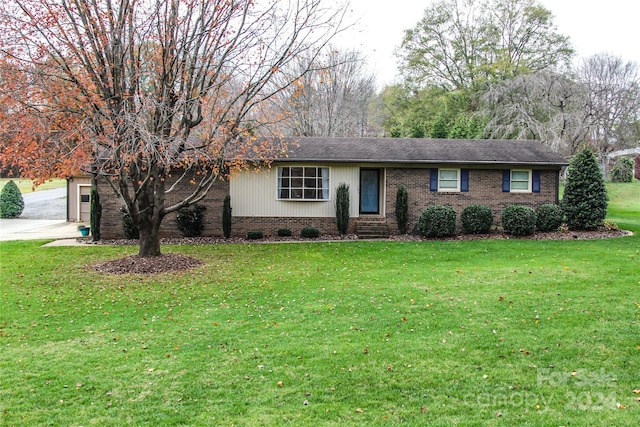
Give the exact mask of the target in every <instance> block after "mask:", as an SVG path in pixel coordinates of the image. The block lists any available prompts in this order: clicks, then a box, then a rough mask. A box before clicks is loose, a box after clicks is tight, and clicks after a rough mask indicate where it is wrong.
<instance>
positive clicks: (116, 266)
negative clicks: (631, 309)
mask: <svg viewBox="0 0 640 427" xmlns="http://www.w3.org/2000/svg"><path fill="white" fill-rule="evenodd" d="M629 234H630V233H629V232H628V231H624V230H608V229H605V228H601V229H598V230H588V231H566V230H563V231H557V232H550V233H541V232H537V233H535V234H534V235H532V236H524V237H517V236H512V235H509V234H506V233H503V232H499V231H496V232H493V233H489V234H460V235H457V236H454V237H448V238H443V239H438V240H441V241H466V240H479V239H485V240H488V239H520V240H585V239H607V238H613V237H622V236H627V235H629ZM349 240H358V236H356V235H345V236H339V235H335V236H334V235H323V236H321V237H319V238H317V239H305V238H298V237H265V238H263V239H257V240H248V239H242V238H237V237H236V238H231V239H220V238H213V237H184V238H168V239H161V244H162V245H210V244H247V243H255V244H260V243H277V242H309V241H349ZM386 240H389V241H400V242H419V241H428V239H425V238H423V237H420V236H414V235H409V234H405V235H395V236H391V237H389V238H388V239H386ZM83 241H87V242H88V240H86V239H85V240H83ZM91 243H94V242H91ZM94 244H104V245H137V244H138V241H137V240H127V239H117V240H101V241H99V242H97V243H94ZM204 264H205V263H204V262H203V261H201V260H198V259H195V258H192V257H189V256H186V255H182V254H178V253H166V254H162V255H160V256H158V257H139V256H137V255H131V256H128V257H125V258H119V259H115V260H112V261H108V262H104V263H102V264H98V265H94V266H92V267H91V268H93V269H94V270H96V271H99V272H101V273H106V274H145V275H151V274H158V273H170V272H176V271H184V270H188V269H191V268H195V267H199V266H202V265H204Z"/></svg>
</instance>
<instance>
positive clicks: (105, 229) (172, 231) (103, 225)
mask: <svg viewBox="0 0 640 427" xmlns="http://www.w3.org/2000/svg"><path fill="white" fill-rule="evenodd" d="M188 182H189V181H188V180H185V184H183V186H182V187H179V188H177V189H176V191H174V192H171V193H169V194H167V196H166V205H167V206H169V205H172V204H174V203H176V202H178V201H179V200H182V199H183V198H184V197H185V196H186V195H187V194H189V192H188V190H189V189H190V188H189V187H191V184H189V183H188ZM171 183H172V182H171V181H170V180H169V182H167V188H169V185H170V184H171ZM98 192H99V194H100V203H101V204H102V220H101V222H100V234H101V236H100V237H101V238H103V239H119V238H122V237H123V234H122V226H121V225H120V207H121V206H122V203H121V202H120V200H118V199H117V198H116V196H115V193H114V192H113V189H112V188H111V186H110V185H109V183H108V182H106V181H105V180H104V179H99V180H98ZM227 194H229V182H228V181H218V182H216V183H214V184H213V187H212V188H211V191H209V193H208V194H207V196H206V197H205V198H204V199H203V200H202V201H200V202H198V204H199V205H202V206H204V207H206V208H207V209H206V210H205V211H204V214H203V216H204V230H203V235H204V236H222V203H223V201H224V197H225V196H226V195H227ZM160 236H161V237H182V233H181V232H180V230H178V227H177V225H176V214H175V213H171V214H169V215H167V216H166V217H165V218H164V220H163V221H162V225H161V226H160Z"/></svg>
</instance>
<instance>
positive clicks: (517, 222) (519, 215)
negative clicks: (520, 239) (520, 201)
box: [502, 205, 538, 236]
mask: <svg viewBox="0 0 640 427" xmlns="http://www.w3.org/2000/svg"><path fill="white" fill-rule="evenodd" d="M537 217H538V216H537V215H536V211H534V210H533V209H531V208H530V207H528V206H522V205H511V206H507V207H506V208H504V210H503V211H502V228H503V229H504V231H505V232H507V233H509V234H513V235H515V236H529V235H531V234H533V232H534V231H535V229H536V221H537Z"/></svg>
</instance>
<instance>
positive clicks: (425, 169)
mask: <svg viewBox="0 0 640 427" xmlns="http://www.w3.org/2000/svg"><path fill="white" fill-rule="evenodd" d="M286 142H287V144H288V147H289V149H288V153H287V155H286V156H283V157H282V158H277V159H274V160H273V162H272V163H271V164H270V165H268V166H264V165H262V166H261V165H255V167H254V168H250V170H246V171H240V172H234V173H232V174H231V175H230V176H229V179H227V180H225V181H221V182H217V183H216V185H214V187H213V188H212V189H211V190H210V192H209V193H208V195H207V197H206V198H205V199H204V200H203V201H201V202H200V205H202V206H204V207H205V208H206V210H205V212H204V219H205V228H204V231H203V236H222V204H223V200H224V197H225V196H226V195H227V194H229V195H230V196H231V206H232V224H233V225H232V235H234V236H246V234H247V232H248V231H250V230H259V231H262V232H263V233H264V234H265V235H276V234H277V231H278V230H279V229H281V228H288V229H290V230H291V231H292V232H293V233H294V235H299V233H300V231H301V230H302V228H304V227H305V226H312V227H315V228H317V229H318V230H319V231H320V232H321V233H322V234H337V225H336V205H335V199H336V197H335V195H336V189H337V188H338V186H339V185H340V184H341V183H344V184H347V185H348V186H349V193H350V222H349V232H350V233H356V234H358V235H360V236H361V237H382V236H385V235H389V234H394V233H397V230H398V229H397V224H396V219H395V218H396V216H395V200H396V193H397V189H398V187H399V186H400V185H404V186H405V187H406V188H407V189H408V199H409V221H408V230H409V231H410V232H414V233H415V232H417V231H416V224H417V221H418V218H419V216H420V213H421V212H422V210H423V209H425V208H426V207H428V206H432V205H448V206H452V207H453V208H454V209H455V210H456V211H457V212H458V214H459V213H460V212H461V211H462V210H463V209H464V208H465V207H467V206H469V205H475V204H484V205H487V206H489V207H490V208H491V209H492V211H493V213H494V215H495V219H496V224H499V221H500V212H501V211H502V209H504V208H505V207H506V206H508V205H512V204H522V205H526V206H529V207H532V208H535V207H537V206H539V205H542V204H546V203H558V191H559V185H560V170H561V169H562V168H563V167H564V166H566V165H567V164H568V162H567V161H566V159H565V158H563V157H561V156H560V155H558V154H556V153H555V152H553V151H551V150H550V149H549V148H547V147H546V146H544V145H543V144H541V143H540V142H538V141H514V140H448V139H419V138H412V139H402V138H314V137H301V138H288V139H286ZM176 175H177V174H176ZM77 182H79V183H81V185H76V186H74V185H70V186H69V190H70V191H73V189H74V188H78V189H81V188H84V184H85V181H84V180H82V179H79V180H78V181H77ZM184 185H185V186H186V185H189V184H188V183H185V184H184ZM97 188H98V192H99V194H100V200H101V203H102V221H101V235H102V238H118V237H122V229H121V216H120V207H121V206H120V202H119V201H118V200H117V199H116V197H115V196H114V194H113V191H112V190H111V188H110V186H109V184H108V183H106V182H105V181H104V180H103V179H98V180H97ZM85 190H86V189H85ZM183 191H184V192H185V193H186V191H187V189H186V188H184V190H183ZM180 197H181V190H180V189H178V191H175V192H174V193H173V194H168V195H167V198H168V201H170V200H169V199H171V198H175V199H176V200H178V199H179V198H180ZM86 199H87V197H86V195H84V194H78V195H76V196H70V197H69V198H68V200H70V201H71V202H74V201H75V202H74V203H83V201H84V202H85V203H87V202H88V200H86ZM69 211H70V212H78V213H79V214H80V213H82V212H83V209H82V207H81V206H80V205H78V206H75V207H70V208H69ZM160 233H161V236H162V237H178V236H180V232H179V230H178V228H177V225H176V222H175V221H174V220H173V217H167V218H165V220H164V221H163V224H162V227H161V230H160Z"/></svg>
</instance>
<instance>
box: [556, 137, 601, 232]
mask: <svg viewBox="0 0 640 427" xmlns="http://www.w3.org/2000/svg"><path fill="white" fill-rule="evenodd" d="M560 206H561V207H562V210H563V211H564V215H565V218H566V220H567V225H568V226H569V229H570V230H592V229H595V228H598V227H599V226H601V225H602V223H603V221H604V218H605V216H606V215H607V188H606V187H605V184H604V178H603V176H602V172H601V171H600V167H599V166H598V161H597V160H596V156H595V155H594V154H593V151H591V150H590V149H588V148H585V149H584V150H582V151H580V152H579V153H578V154H576V156H575V157H574V158H573V159H571V162H570V163H569V169H568V170H567V185H566V186H565V189H564V195H563V197H562V202H561V204H560Z"/></svg>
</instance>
